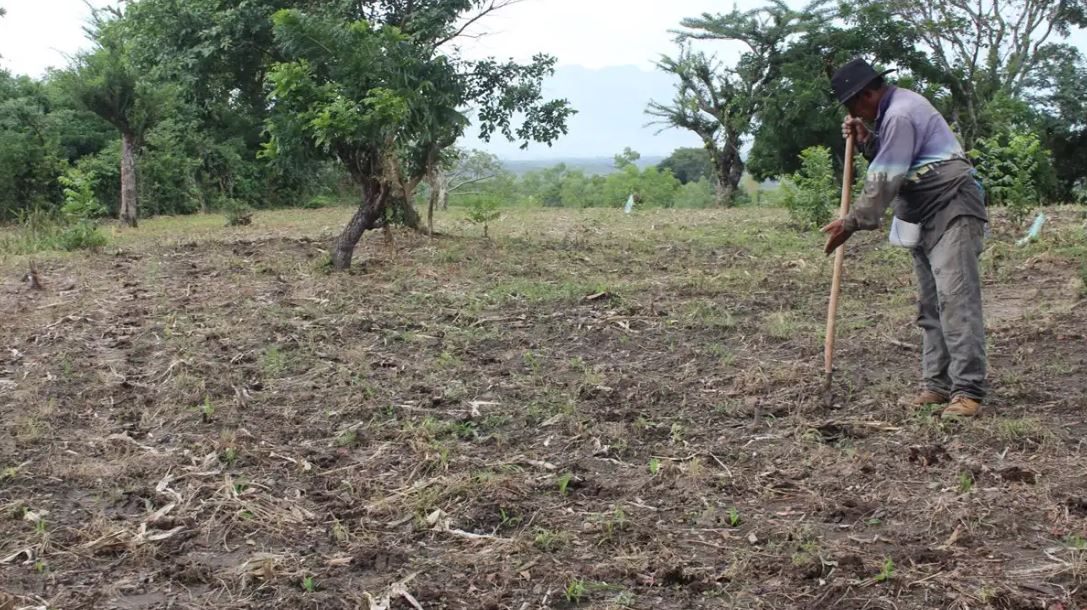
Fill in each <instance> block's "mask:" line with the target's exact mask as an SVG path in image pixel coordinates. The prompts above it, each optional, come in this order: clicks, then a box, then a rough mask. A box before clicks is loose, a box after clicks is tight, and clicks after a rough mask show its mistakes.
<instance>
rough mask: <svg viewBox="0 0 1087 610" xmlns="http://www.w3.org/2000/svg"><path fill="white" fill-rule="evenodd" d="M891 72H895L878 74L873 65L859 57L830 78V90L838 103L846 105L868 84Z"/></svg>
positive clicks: (887, 71)
mask: <svg viewBox="0 0 1087 610" xmlns="http://www.w3.org/2000/svg"><path fill="white" fill-rule="evenodd" d="M891 72H894V70H884V71H883V72H876V70H875V68H873V67H872V66H871V64H869V63H868V62H866V61H864V60H863V59H860V58H859V57H858V58H857V59H854V60H852V61H850V62H849V63H847V64H845V65H844V66H842V67H841V68H838V70H837V71H836V72H835V73H834V76H832V77H831V78H830V88H831V89H832V90H833V91H834V97H836V98H838V103H841V104H844V103H846V102H848V101H849V100H850V99H852V98H853V96H855V95H857V94H858V93H860V92H861V90H863V89H864V88H865V87H866V86H868V83H870V82H872V81H874V80H876V79H877V78H880V77H881V76H886V75H887V74H890V73H891Z"/></svg>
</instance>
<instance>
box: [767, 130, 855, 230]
mask: <svg viewBox="0 0 1087 610" xmlns="http://www.w3.org/2000/svg"><path fill="white" fill-rule="evenodd" d="M839 198H840V193H839V191H838V185H837V184H836V183H835V181H834V164H833V163H832V162H831V156H830V149H829V148H827V147H825V146H812V147H810V148H805V149H804V150H803V151H801V153H800V170H799V171H797V172H796V173H794V174H791V175H789V176H786V177H785V178H783V179H782V181H781V204H782V205H783V206H784V207H785V209H786V210H788V211H789V217H790V218H791V219H792V221H793V223H794V224H795V225H797V226H798V227H799V228H803V229H818V228H821V227H822V226H823V225H825V224H826V223H828V222H830V219H831V218H832V217H833V215H834V210H835V207H836V204H837V202H838V200H839Z"/></svg>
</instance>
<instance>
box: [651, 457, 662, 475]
mask: <svg viewBox="0 0 1087 610" xmlns="http://www.w3.org/2000/svg"><path fill="white" fill-rule="evenodd" d="M660 470H661V461H660V460H659V459H657V458H650V460H649V474H652V475H656V474H657V473H658V472H660Z"/></svg>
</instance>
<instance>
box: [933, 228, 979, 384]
mask: <svg viewBox="0 0 1087 610" xmlns="http://www.w3.org/2000/svg"><path fill="white" fill-rule="evenodd" d="M984 230H985V223H984V221H983V220H981V219H980V218H974V217H972V216H960V217H958V218H956V219H954V220H952V221H951V224H950V225H948V227H947V230H946V231H945V232H944V235H943V237H941V238H940V241H939V242H938V243H937V244H936V246H935V247H933V248H932V250H931V251H929V253H928V258H929V262H930V263H931V268H932V273H933V277H934V278H935V280H936V289H937V292H938V294H939V302H940V326H941V327H942V328H943V337H944V343H945V345H946V346H947V351H948V353H949V354H950V357H951V359H950V363H949V365H948V368H947V373H948V376H949V377H950V378H951V394H952V395H957V396H964V397H966V398H970V399H973V400H976V401H979V402H980V401H981V400H982V399H984V398H985V369H986V356H985V320H984V318H983V316H982V311H981V272H980V269H979V268H978V256H979V255H980V254H981V249H982V239H983V234H984Z"/></svg>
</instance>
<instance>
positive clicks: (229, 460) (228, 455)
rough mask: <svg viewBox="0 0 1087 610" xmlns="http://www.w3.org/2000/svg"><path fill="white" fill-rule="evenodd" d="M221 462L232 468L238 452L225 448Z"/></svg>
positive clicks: (231, 448) (232, 448)
mask: <svg viewBox="0 0 1087 610" xmlns="http://www.w3.org/2000/svg"><path fill="white" fill-rule="evenodd" d="M222 461H223V463H224V464H226V465H227V466H228V467H230V468H233V467H234V462H237V461H238V450H237V449H235V448H234V447H227V448H226V449H225V450H223V456H222Z"/></svg>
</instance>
